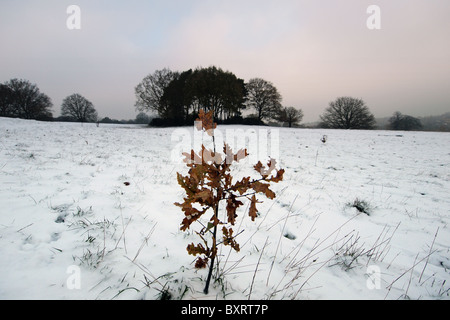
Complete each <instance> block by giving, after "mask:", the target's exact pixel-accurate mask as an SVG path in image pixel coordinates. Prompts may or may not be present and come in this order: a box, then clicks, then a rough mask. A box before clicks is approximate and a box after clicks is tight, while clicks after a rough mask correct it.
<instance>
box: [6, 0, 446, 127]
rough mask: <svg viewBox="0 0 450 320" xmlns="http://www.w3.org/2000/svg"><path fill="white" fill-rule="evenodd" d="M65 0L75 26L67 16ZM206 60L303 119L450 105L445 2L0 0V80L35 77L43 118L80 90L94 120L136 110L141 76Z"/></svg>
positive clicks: (438, 109)
mask: <svg viewBox="0 0 450 320" xmlns="http://www.w3.org/2000/svg"><path fill="white" fill-rule="evenodd" d="M72 4H75V5H78V6H79V8H80V9H81V16H80V18H81V20H80V21H81V29H79V30H69V29H68V28H67V25H66V22H67V19H68V18H69V16H70V15H69V14H67V13H66V10H67V7H68V6H69V5H72ZM370 5H377V6H378V7H379V8H380V9H381V15H380V21H381V25H380V26H381V29H379V30H377V29H375V30H370V29H369V28H368V27H367V20H368V19H369V18H370V17H371V14H370V13H367V8H368V7H369V6H370ZM212 65H215V66H217V67H221V68H222V69H224V70H227V71H231V72H233V73H234V74H235V75H236V76H237V77H239V78H242V79H244V80H245V81H248V80H250V79H251V78H254V77H259V78H263V79H265V80H268V81H270V82H272V83H273V84H274V85H275V86H276V87H277V88H278V90H279V91H280V93H281V95H282V96H283V105H285V106H294V107H296V108H301V109H303V111H304V114H305V117H304V122H309V121H316V120H318V118H319V115H320V114H322V113H323V111H324V110H325V108H326V107H327V106H328V103H329V102H330V101H332V100H334V99H335V98H337V97H339V96H352V97H356V98H362V99H363V100H364V101H365V102H366V103H367V105H368V106H369V108H370V110H371V111H372V112H373V113H374V114H375V116H376V117H384V116H390V115H392V113H393V112H394V111H400V112H402V113H405V114H410V115H414V116H426V115H437V114H442V113H445V112H450V1H449V0H382V1H380V0H378V1H377V0H370V1H366V0H339V1H337V0H333V1H331V0H314V1H313V0H304V1H299V0H295V1H294V0H293V1H288V0H277V1H267V0H257V1H253V0H252V1H249V0H237V1H236V0H226V1H224V0H222V1H218V0H216V1H215V0H208V1H206V0H203V1H202V0H198V1H197V0H183V1H173V0H164V1H150V0H142V1H140V0H128V1H125V0H124V1H112V0H108V1H107V0H104V1H97V0H90V1H81V0H73V1H64V0H41V1H36V0H33V1H32V0H20V1H17V0H14V1H13V0H0V82H5V81H8V80H10V79H12V78H22V79H27V80H29V81H31V82H32V83H36V84H37V85H38V87H39V88H40V90H41V91H42V92H44V93H46V94H47V95H49V96H50V97H51V98H52V101H53V103H54V107H53V114H54V116H58V115H59V114H60V108H61V102H62V100H63V99H64V98H65V97H66V96H68V95H71V94H73V93H80V94H82V95H83V96H85V97H86V98H87V99H89V100H90V101H92V102H93V103H94V106H95V108H96V109H97V111H98V113H99V116H100V117H105V116H109V117H110V118H116V119H131V118H135V116H136V114H137V112H136V111H135V107H134V103H135V96H134V87H135V86H136V85H137V84H138V83H139V82H140V81H141V80H142V78H144V77H145V76H146V75H148V74H149V73H153V72H154V71H155V70H157V69H162V68H164V67H168V68H170V69H172V70H174V71H184V70H188V69H190V68H193V69H195V68H196V67H208V66H212Z"/></svg>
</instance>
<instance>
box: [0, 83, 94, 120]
mask: <svg viewBox="0 0 450 320" xmlns="http://www.w3.org/2000/svg"><path fill="white" fill-rule="evenodd" d="M52 107H53V103H52V100H51V99H50V97H49V96H48V95H46V94H45V93H42V92H40V90H39V88H38V86H37V85H36V84H34V83H31V82H30V81H28V80H24V79H11V80H9V81H7V82H5V83H2V84H0V117H12V118H23V119H37V120H51V119H53V114H52V112H51V109H52ZM61 117H62V118H64V119H65V120H72V121H80V122H94V121H97V111H96V110H95V108H94V105H93V104H92V102H90V101H89V100H87V99H86V98H85V97H83V96H82V95H80V94H78V93H76V94H73V95H70V96H68V97H66V98H65V99H64V100H63V103H62V106H61Z"/></svg>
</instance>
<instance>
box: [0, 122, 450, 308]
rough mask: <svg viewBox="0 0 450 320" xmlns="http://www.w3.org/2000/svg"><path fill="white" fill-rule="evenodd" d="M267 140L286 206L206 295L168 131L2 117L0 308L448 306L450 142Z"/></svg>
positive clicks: (445, 137)
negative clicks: (11, 304)
mask: <svg viewBox="0 0 450 320" xmlns="http://www.w3.org/2000/svg"><path fill="white" fill-rule="evenodd" d="M225 128H238V127H223V126H222V127H221V126H219V129H222V130H224V129H225ZM240 128H243V129H245V130H247V129H249V128H250V127H240ZM252 128H253V129H257V130H258V128H257V127H252ZM265 129H268V128H265ZM186 130H189V131H193V128H186ZM271 130H279V137H280V149H279V159H278V160H279V161H278V165H279V167H282V168H284V169H285V170H286V173H285V176H284V180H283V181H282V182H280V183H278V184H274V185H273V189H274V191H275V192H276V193H277V198H276V199H275V200H268V199H265V198H263V197H260V198H261V199H264V203H261V204H259V207H258V209H259V211H260V216H259V217H258V218H257V219H256V221H255V222H252V221H251V220H250V219H249V217H248V216H246V213H247V212H246V208H244V207H242V210H241V212H240V213H239V218H238V222H237V225H236V227H235V229H239V230H238V231H242V230H244V231H243V232H242V233H240V234H239V236H238V237H237V241H238V242H239V243H240V244H241V251H240V252H239V253H234V252H231V253H230V252H229V247H226V249H223V250H222V251H221V252H220V264H221V269H220V270H219V274H216V276H218V280H217V281H215V282H213V283H212V284H211V288H210V291H209V294H208V295H204V294H203V292H202V291H203V286H204V281H205V278H206V276H207V270H206V269H203V270H195V269H194V267H193V261H194V259H195V258H194V257H193V256H189V255H188V254H187V252H186V246H187V245H188V244H189V243H192V242H194V243H198V242H199V238H198V236H197V235H196V234H195V232H194V231H195V230H190V231H189V232H181V231H180V230H179V226H180V223H181V221H182V219H183V213H182V211H181V210H180V208H179V207H176V206H175V205H174V204H173V203H174V202H177V201H178V202H179V201H182V197H183V196H184V191H183V189H181V188H180V186H179V185H178V184H177V180H176V172H180V173H183V174H186V172H187V168H186V167H185V166H184V165H183V164H180V163H174V162H173V161H172V160H171V152H172V151H173V148H174V145H175V142H173V141H172V136H173V133H174V129H173V128H165V129H150V128H145V127H140V126H125V125H105V124H101V125H100V126H99V127H96V125H95V124H79V123H45V122H36V121H26V120H18V119H6V118H0V182H1V183H0V299H158V298H169V297H170V298H172V299H180V298H182V299H248V298H250V299H277V300H278V299H449V295H450V281H449V280H450V229H449V225H448V224H449V222H450V197H449V190H450V148H449V146H450V134H448V133H427V132H392V131H344V130H319V129H317V130H306V129H288V128H280V129H275V128H270V129H269V132H271ZM324 135H326V136H327V141H326V142H325V143H324V142H322V141H321V139H322V137H323V136H324ZM234 172H236V174H238V175H242V174H246V175H252V176H254V175H253V170H252V164H251V163H243V164H239V165H238V166H236V167H235V168H234ZM247 208H248V207H247ZM358 209H359V210H361V211H364V212H360V211H359V210H358ZM247 211H248V209H247Z"/></svg>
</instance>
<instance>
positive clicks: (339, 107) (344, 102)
mask: <svg viewBox="0 0 450 320" xmlns="http://www.w3.org/2000/svg"><path fill="white" fill-rule="evenodd" d="M320 119H321V120H322V123H321V126H322V127H324V128H332V129H373V128H374V127H375V117H374V116H373V114H372V113H371V112H370V111H369V108H368V107H367V106H366V104H365V103H364V101H363V100H361V99H356V98H351V97H340V98H337V99H336V100H335V101H332V102H330V104H329V107H328V108H327V109H326V110H325V113H324V114H323V115H321V116H320Z"/></svg>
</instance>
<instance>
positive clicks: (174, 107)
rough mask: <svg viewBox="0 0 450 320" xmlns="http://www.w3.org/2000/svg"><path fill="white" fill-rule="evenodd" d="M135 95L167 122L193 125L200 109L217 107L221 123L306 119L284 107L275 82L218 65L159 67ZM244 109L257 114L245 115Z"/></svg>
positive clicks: (141, 106)
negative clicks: (179, 68)
mask: <svg viewBox="0 0 450 320" xmlns="http://www.w3.org/2000/svg"><path fill="white" fill-rule="evenodd" d="M135 94H136V109H137V110H139V111H145V112H147V111H153V112H156V113H157V114H158V116H159V117H160V119H161V124H163V125H167V124H170V125H173V124H175V125H176V124H178V125H182V124H190V123H192V120H193V119H195V118H196V114H197V113H198V111H199V110H200V109H206V111H209V110H214V118H215V119H216V121H218V122H221V123H247V124H261V123H263V121H280V122H283V123H287V124H288V125H289V126H292V125H295V124H298V123H300V121H301V120H302V118H303V112H302V111H301V110H299V109H295V108H293V107H283V106H282V104H281V101H282V96H281V94H280V93H279V92H278V90H277V88H276V87H275V86H274V85H273V84H272V83H271V82H269V81H266V80H264V79H261V78H253V79H250V80H249V81H248V83H245V82H244V80H242V79H239V78H238V77H236V76H235V75H234V74H233V73H231V72H229V71H223V70H222V69H220V68H217V67H214V66H212V67H209V68H197V69H196V70H192V69H190V70H187V71H184V72H174V71H172V70H170V69H167V68H165V69H162V70H156V71H155V72H153V73H152V74H149V75H148V76H146V77H145V78H144V79H143V80H142V81H141V82H140V83H139V84H138V85H137V86H136V88H135ZM244 110H249V112H253V113H252V114H250V115H248V116H247V117H246V118H244V117H243V116H242V114H243V111H244Z"/></svg>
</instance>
